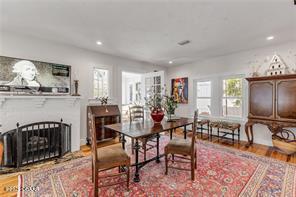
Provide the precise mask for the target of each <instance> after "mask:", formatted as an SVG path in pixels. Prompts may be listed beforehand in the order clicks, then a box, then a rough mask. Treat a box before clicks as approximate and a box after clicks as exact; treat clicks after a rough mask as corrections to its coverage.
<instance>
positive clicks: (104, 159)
mask: <svg viewBox="0 0 296 197" xmlns="http://www.w3.org/2000/svg"><path fill="white" fill-rule="evenodd" d="M97 158H98V166H99V169H105V168H113V167H116V166H121V165H130V157H129V156H128V155H127V153H126V152H125V151H124V150H123V149H122V147H121V144H115V145H111V146H106V147H103V148H98V149H97Z"/></svg>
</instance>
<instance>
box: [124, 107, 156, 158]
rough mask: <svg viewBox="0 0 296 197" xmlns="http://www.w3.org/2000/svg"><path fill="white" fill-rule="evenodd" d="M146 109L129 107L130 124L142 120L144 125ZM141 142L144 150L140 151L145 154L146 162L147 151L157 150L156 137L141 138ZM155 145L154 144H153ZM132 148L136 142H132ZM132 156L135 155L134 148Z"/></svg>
mask: <svg viewBox="0 0 296 197" xmlns="http://www.w3.org/2000/svg"><path fill="white" fill-rule="evenodd" d="M144 112H145V111H144V107H143V106H140V105H135V106H131V107H129V115H130V124H132V122H133V121H137V120H140V121H142V122H143V123H144V121H145V118H144V117H145V116H144ZM140 141H141V143H142V149H143V151H141V150H140V152H141V153H143V154H144V161H146V153H147V151H149V150H151V149H153V148H156V145H157V144H156V136H151V137H148V138H140ZM152 143H153V144H152ZM132 147H134V140H132ZM132 154H134V149H133V148H132Z"/></svg>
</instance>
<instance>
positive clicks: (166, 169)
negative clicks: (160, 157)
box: [165, 154, 168, 175]
mask: <svg viewBox="0 0 296 197" xmlns="http://www.w3.org/2000/svg"><path fill="white" fill-rule="evenodd" d="M165 175H168V155H167V154H165Z"/></svg>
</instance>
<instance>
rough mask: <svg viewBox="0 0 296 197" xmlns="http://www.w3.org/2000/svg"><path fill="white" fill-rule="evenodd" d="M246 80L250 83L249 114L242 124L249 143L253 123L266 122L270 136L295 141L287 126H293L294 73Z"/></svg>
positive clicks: (295, 111) (295, 106)
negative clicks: (244, 123) (245, 121)
mask: <svg viewBox="0 0 296 197" xmlns="http://www.w3.org/2000/svg"><path fill="white" fill-rule="evenodd" d="M246 80H247V81H248V82H249V114H248V122H247V123H246V125H245V132H246V134H247V138H248V142H249V144H248V145H251V144H252V143H253V139H254V136H253V125H254V124H264V125H266V126H267V127H268V128H269V130H270V131H271V133H272V135H273V137H274V136H276V135H278V136H281V138H282V139H286V140H291V137H292V140H295V134H293V132H292V131H289V130H288V129H286V128H291V127H296V74H289V75H273V76H265V77H253V78H247V79H246ZM293 138H294V139H293Z"/></svg>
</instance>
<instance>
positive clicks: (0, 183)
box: [0, 131, 296, 197]
mask: <svg viewBox="0 0 296 197" xmlns="http://www.w3.org/2000/svg"><path fill="white" fill-rule="evenodd" d="M177 134H179V135H182V132H180V131H179V132H177ZM198 138H199V139H200V135H198ZM203 139H204V140H207V136H206V135H205V134H204V135H203ZM212 142H213V143H217V144H221V145H223V146H227V147H232V148H235V149H238V150H242V151H248V152H252V153H255V154H258V155H261V156H267V157H271V158H274V159H278V160H281V161H287V162H289V163H295V164H296V155H293V156H291V157H287V156H286V155H284V154H281V153H279V152H277V151H276V150H275V149H274V148H272V147H268V146H265V145H260V144H254V145H253V146H251V147H248V148H247V147H246V146H245V145H246V144H247V142H245V141H241V142H240V144H238V143H235V144H234V145H233V144H232V143H231V141H230V140H221V139H220V140H218V139H217V138H216V137H213V141H212ZM114 143H118V140H117V139H116V140H111V141H108V142H103V143H99V144H98V146H99V147H103V146H107V145H110V144H114ZM80 153H82V154H83V155H84V156H87V155H90V153H91V152H90V147H89V146H86V145H84V146H81V148H80ZM52 165H53V164H48V165H47V166H46V165H45V167H50V166H52ZM19 174H21V173H14V174H10V175H0V196H1V197H2V196H3V197H11V196H16V195H17V192H16V191H6V190H7V188H11V187H16V188H17V184H18V180H17V177H18V175H19Z"/></svg>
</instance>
